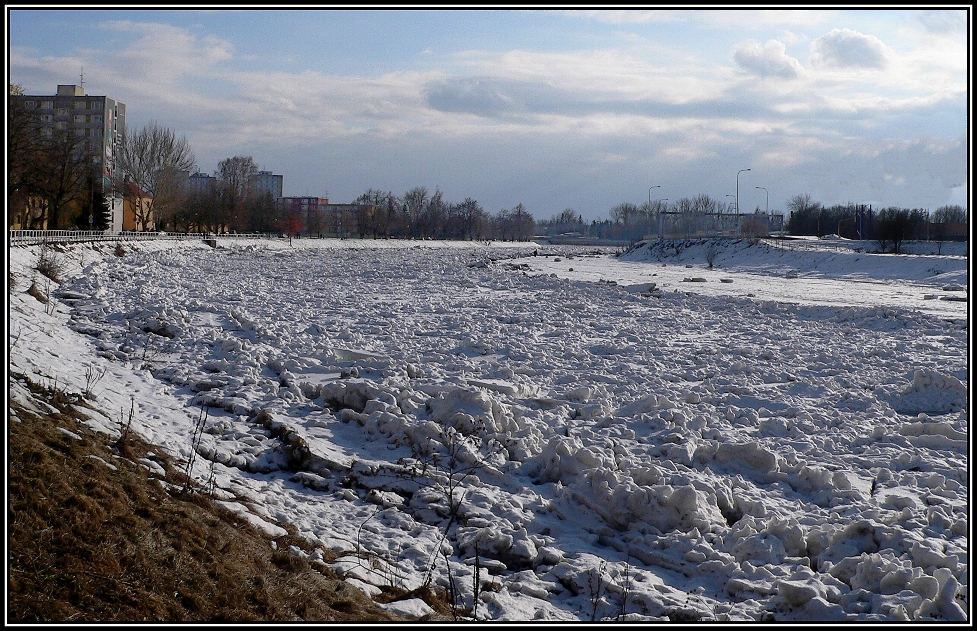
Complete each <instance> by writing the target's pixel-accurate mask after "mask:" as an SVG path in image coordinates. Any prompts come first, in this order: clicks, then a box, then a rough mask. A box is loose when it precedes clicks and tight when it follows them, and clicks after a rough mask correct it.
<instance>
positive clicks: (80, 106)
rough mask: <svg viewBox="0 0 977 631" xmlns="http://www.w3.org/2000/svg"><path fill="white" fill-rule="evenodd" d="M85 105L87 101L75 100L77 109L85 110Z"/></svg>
mask: <svg viewBox="0 0 977 631" xmlns="http://www.w3.org/2000/svg"><path fill="white" fill-rule="evenodd" d="M85 105H87V103H85V101H75V109H76V110H83V109H85Z"/></svg>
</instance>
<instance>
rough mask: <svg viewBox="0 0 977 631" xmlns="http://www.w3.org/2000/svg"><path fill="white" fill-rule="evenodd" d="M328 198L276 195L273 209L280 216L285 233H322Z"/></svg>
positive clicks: (326, 227) (324, 226)
mask: <svg viewBox="0 0 977 631" xmlns="http://www.w3.org/2000/svg"><path fill="white" fill-rule="evenodd" d="M328 205H329V199H328V198H325V197H278V198H276V199H275V210H276V211H277V214H278V216H279V217H280V218H281V222H282V230H284V231H285V232H286V233H287V234H294V235H298V234H300V233H302V232H306V233H308V234H317V235H318V234H322V232H323V231H324V230H323V229H324V228H325V229H327V230H328V226H326V225H324V223H323V220H324V218H325V216H326V215H325V213H326V206H328Z"/></svg>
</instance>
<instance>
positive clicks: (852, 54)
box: [811, 28, 893, 69]
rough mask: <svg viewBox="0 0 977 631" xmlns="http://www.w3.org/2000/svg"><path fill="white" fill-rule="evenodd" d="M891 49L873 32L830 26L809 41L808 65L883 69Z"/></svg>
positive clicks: (890, 54) (889, 57)
mask: <svg viewBox="0 0 977 631" xmlns="http://www.w3.org/2000/svg"><path fill="white" fill-rule="evenodd" d="M892 55H893V53H892V49H890V48H889V47H888V46H886V45H885V43H883V42H882V40H880V39H879V38H877V37H875V36H874V35H865V34H864V33H859V32H858V31H853V30H851V29H847V28H844V29H837V28H836V29H833V30H832V31H831V32H830V33H828V34H826V35H822V36H821V37H819V38H817V39H816V40H814V41H813V42H811V65H812V66H813V67H816V68H821V67H823V68H875V69H882V68H885V67H886V65H887V64H888V62H889V60H890V59H891V57H892Z"/></svg>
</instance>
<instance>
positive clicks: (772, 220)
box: [658, 211, 784, 239]
mask: <svg viewBox="0 0 977 631" xmlns="http://www.w3.org/2000/svg"><path fill="white" fill-rule="evenodd" d="M783 229H784V216H783V215H769V214H761V213H750V214H747V213H740V214H733V213H698V212H696V213H692V212H689V213H683V212H672V211H668V212H662V213H659V214H658V238H659V239H702V238H708V237H732V238H743V237H747V238H759V237H765V236H767V235H769V234H770V233H773V232H780V231H782V230H783Z"/></svg>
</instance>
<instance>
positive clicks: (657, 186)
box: [648, 184, 662, 209]
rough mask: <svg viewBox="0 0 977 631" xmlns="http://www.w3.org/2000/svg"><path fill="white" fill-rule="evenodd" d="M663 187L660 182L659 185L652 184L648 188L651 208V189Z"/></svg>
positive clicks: (649, 206)
mask: <svg viewBox="0 0 977 631" xmlns="http://www.w3.org/2000/svg"><path fill="white" fill-rule="evenodd" d="M661 187H662V185H661V184H658V185H656V186H652V187H651V188H649V189H648V208H649V209H651V189H652V188H661Z"/></svg>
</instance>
